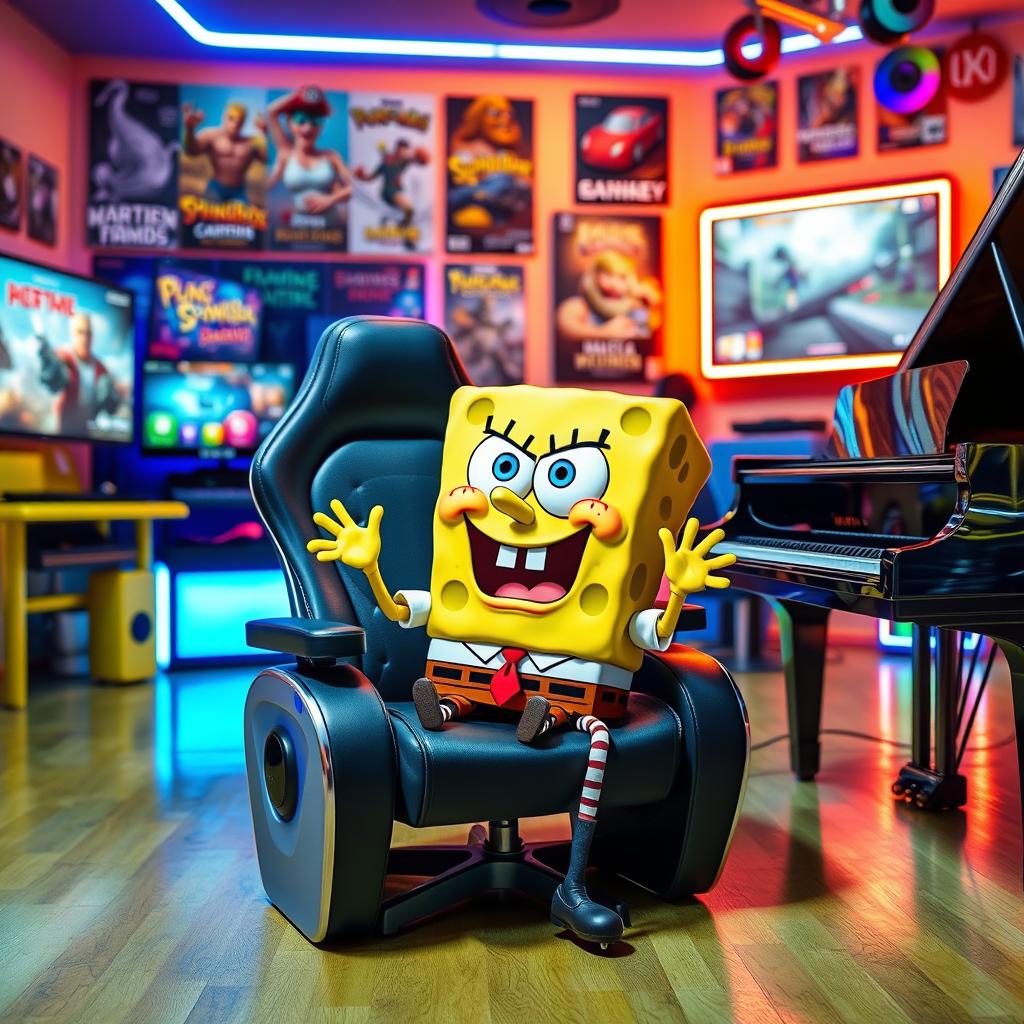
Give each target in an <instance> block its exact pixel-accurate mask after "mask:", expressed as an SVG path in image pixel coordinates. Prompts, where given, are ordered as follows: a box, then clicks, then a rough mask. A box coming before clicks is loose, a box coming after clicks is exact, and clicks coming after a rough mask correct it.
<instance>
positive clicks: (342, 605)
mask: <svg viewBox="0 0 1024 1024" xmlns="http://www.w3.org/2000/svg"><path fill="white" fill-rule="evenodd" d="M467 383H469V381H468V379H467V377H466V373H465V370H464V369H463V367H462V364H461V363H460V362H459V358H458V355H457V354H456V352H455V350H454V348H453V346H452V343H451V341H449V339H448V338H447V336H446V335H445V334H444V333H443V332H442V331H440V330H438V329H437V328H436V327H432V326H431V325H430V324H426V323H423V322H422V321H418V320H398V319H392V318H389V317H350V318H348V319H346V320H339V321H338V322H337V323H335V324H332V325H331V326H330V327H328V328H327V330H326V331H324V333H323V335H322V336H321V338H320V341H319V343H318V344H317V348H316V352H315V353H314V354H313V359H312V362H311V364H310V367H309V370H308V372H307V373H306V377H305V379H304V380H303V382H302V386H301V387H300V388H299V391H298V394H297V395H296V396H295V400H294V401H293V402H292V404H291V405H290V406H289V408H288V410H287V411H286V413H285V414H284V416H283V417H282V418H281V420H280V422H279V423H278V424H277V425H276V426H275V428H274V429H273V431H271V433H270V435H269V436H268V437H267V438H266V440H265V441H264V442H263V444H261V445H260V448H259V450H258V451H257V452H256V455H255V457H254V458H253V462H252V468H251V470H250V485H251V487H252V493H253V499H254V501H255V502H256V507H257V509H258V510H259V513H260V515H261V516H262V517H263V521H264V522H265V523H266V526H267V529H268V531H269V533H270V535H271V537H272V538H273V539H274V543H275V544H276V546H277V551H278V556H279V557H280V560H281V566H282V568H283V570H284V574H285V579H286V581H287V584H288V594H289V599H290V601H291V606H292V613H293V614H294V615H298V616H301V617H304V618H324V619H333V620H336V621H339V622H350V623H355V624H356V625H359V626H362V627H363V629H365V630H366V645H367V649H366V654H365V655H364V657H363V659H362V664H361V668H362V670H363V671H364V672H365V673H366V675H367V676H369V678H370V679H371V680H373V682H374V683H375V684H376V686H377V688H378V689H379V690H380V691H381V693H382V695H383V696H384V698H385V699H388V700H401V699H406V698H407V697H408V695H409V690H410V688H411V686H412V683H413V682H414V680H415V679H416V678H417V677H418V676H420V675H422V674H423V669H424V665H425V660H426V647H427V640H426V636H425V635H424V632H423V630H421V629H410V630H403V629H401V628H400V627H399V626H398V625H397V624H395V623H392V622H389V621H388V620H387V619H386V618H385V617H384V615H383V614H382V613H381V612H380V609H379V608H378V607H377V603H376V601H375V600H374V598H373V595H372V593H371V592H370V588H369V586H368V585H367V583H366V578H365V577H364V576H363V574H362V573H361V572H359V571H356V570H352V569H349V568H348V567H347V566H344V565H342V564H341V563H340V562H338V563H336V564H331V563H325V562H318V561H317V560H316V559H315V558H314V556H313V555H311V554H309V553H308V552H307V551H306V542H307V541H308V540H309V539H310V538H311V537H315V536H319V535H321V534H320V530H319V528H318V527H316V526H315V525H314V524H313V512H314V511H323V512H327V513H328V514H329V513H330V501H331V499H332V498H340V499H341V501H342V502H343V503H344V505H345V507H346V508H347V509H348V510H349V512H350V513H351V514H352V516H353V518H354V519H355V520H356V522H358V523H361V524H365V522H366V518H367V515H368V514H369V511H370V509H371V508H372V507H373V506H374V505H382V506H383V507H384V519H383V522H382V524H381V559H380V564H381V574H382V576H383V577H384V580H385V582H386V583H387V585H388V586H389V587H390V589H391V590H392V591H395V590H399V589H407V590H412V589H419V590H426V589H427V588H428V586H429V581H430V560H431V551H432V524H433V515H434V507H435V505H436V503H437V493H438V481H439V479H440V475H441V448H442V445H443V442H444V431H445V425H446V423H447V420H448V406H449V402H450V400H451V396H452V392H454V391H455V389H456V388H458V387H460V386H461V385H463V384H467Z"/></svg>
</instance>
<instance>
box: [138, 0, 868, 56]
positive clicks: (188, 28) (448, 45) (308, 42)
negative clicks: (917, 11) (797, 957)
mask: <svg viewBox="0 0 1024 1024" xmlns="http://www.w3.org/2000/svg"><path fill="white" fill-rule="evenodd" d="M155 3H156V4H157V5H158V6H159V7H161V8H162V9H163V10H164V11H165V12H166V13H167V15H168V16H169V17H170V18H171V19H172V20H173V21H174V22H175V24H177V25H178V26H179V27H180V28H181V29H182V30H183V31H184V32H185V33H186V34H187V35H188V36H189V37H190V38H191V39H193V40H195V42H197V43H199V44H201V45H202V46H210V47H216V48H221V49H233V50H266V51H270V52H275V51H276V52H281V51H293V52H306V53H309V52H312V53H337V54H351V55H362V56H370V57H440V58H447V59H456V60H519V61H558V62H562V63H571V64H633V65H647V66H650V67H677V68H711V67H720V66H721V65H722V63H723V55H722V51H721V49H720V48H717V47H716V48H715V49H711V50H663V49H647V48H645V47H622V46H551V45H546V44H526V43H468V42H458V41H455V40H444V39H364V38H358V37H354V36H318V35H288V34H283V33H275V32H218V31H215V30H213V29H208V28H206V27H205V26H204V25H202V24H200V23H199V22H198V21H197V20H196V19H195V18H194V17H193V16H192V15H191V14H190V13H189V12H188V11H187V10H186V9H185V8H184V7H183V6H182V5H181V3H179V0H155ZM861 38H862V36H861V31H860V29H859V28H858V27H857V26H856V25H851V26H850V27H849V28H847V29H846V30H845V31H844V32H841V33H840V34H839V35H838V36H836V38H835V40H834V41H833V43H832V44H831V45H833V46H834V45H835V44H836V43H852V42H856V41H857V40H859V39H861ZM820 45H821V43H819V42H818V40H817V39H815V38H814V36H812V35H810V34H802V35H796V36H787V37H786V38H785V39H783V40H782V51H783V53H797V52H799V51H801V50H810V49H814V48H815V47H818V46H820ZM748 49H749V50H751V52H752V53H755V54H756V52H757V50H758V45H757V44H756V43H753V44H749V45H748V46H747V47H744V51H746V50H748Z"/></svg>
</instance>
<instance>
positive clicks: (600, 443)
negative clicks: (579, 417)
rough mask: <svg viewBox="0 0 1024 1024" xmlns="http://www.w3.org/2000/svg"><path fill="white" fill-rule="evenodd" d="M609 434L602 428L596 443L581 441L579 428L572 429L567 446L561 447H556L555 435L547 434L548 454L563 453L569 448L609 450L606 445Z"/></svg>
mask: <svg viewBox="0 0 1024 1024" xmlns="http://www.w3.org/2000/svg"><path fill="white" fill-rule="evenodd" d="M609 434H611V431H610V430H609V429H608V428H607V427H604V428H603V429H602V431H601V435H600V437H598V439H597V440H596V441H581V440H580V428H579V427H573V428H572V440H571V441H570V442H569V443H568V444H563V445H562V446H561V447H559V446H558V442H557V441H556V440H555V435H554V434H549V435H548V439H549V442H550V445H551V447H550V450H549V451H548V454H549V455H554V453H555V452H564V451H566V450H567V449H569V448H604V449H606V450H607V449H609V448H611V445H610V444H608V435H609Z"/></svg>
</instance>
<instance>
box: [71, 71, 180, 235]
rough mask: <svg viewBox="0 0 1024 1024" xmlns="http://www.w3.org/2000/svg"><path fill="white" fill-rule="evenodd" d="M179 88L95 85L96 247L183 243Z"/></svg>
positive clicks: (89, 221)
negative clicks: (179, 229) (181, 241)
mask: <svg viewBox="0 0 1024 1024" xmlns="http://www.w3.org/2000/svg"><path fill="white" fill-rule="evenodd" d="M180 146H181V109H180V103H179V98H178V87H177V86H176V85H155V84H151V83H149V82H126V81H125V80H124V79H123V78H112V79H103V80H100V81H94V82H92V83H91V86H90V89H89V186H88V187H89V192H88V206H87V207H86V238H87V241H88V244H89V245H92V246H97V247H100V248H113V247H116V248H119V249H141V248H145V249H173V248H175V247H176V246H177V244H178V150H179V147H180Z"/></svg>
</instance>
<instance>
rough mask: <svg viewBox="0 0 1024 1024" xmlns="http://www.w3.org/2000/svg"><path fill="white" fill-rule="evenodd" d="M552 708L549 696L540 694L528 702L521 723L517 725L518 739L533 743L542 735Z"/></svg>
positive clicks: (521, 741) (522, 741)
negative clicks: (541, 732)
mask: <svg viewBox="0 0 1024 1024" xmlns="http://www.w3.org/2000/svg"><path fill="white" fill-rule="evenodd" d="M550 708H551V705H550V704H549V703H548V699H547V697H541V696H540V695H539V694H538V695H537V696H535V697H531V698H530V699H529V700H528V701H527V702H526V707H525V708H523V714H522V716H521V717H520V719H519V725H518V726H516V739H517V740H519V742H520V743H532V742H533V741H534V740H535V739H536V738H537V737H538V736H539V735H540V731H541V729H542V728H543V726H544V723H545V722H546V721H547V717H548V711H549V710H550Z"/></svg>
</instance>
